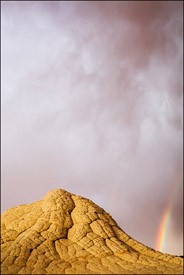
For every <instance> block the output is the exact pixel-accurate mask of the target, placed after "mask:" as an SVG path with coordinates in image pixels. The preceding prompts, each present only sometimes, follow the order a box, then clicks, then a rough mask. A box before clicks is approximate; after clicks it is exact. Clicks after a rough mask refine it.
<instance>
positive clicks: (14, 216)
mask: <svg viewBox="0 0 184 275" xmlns="http://www.w3.org/2000/svg"><path fill="white" fill-rule="evenodd" d="M1 274H183V259H182V258H181V257H176V256H172V255H169V254H163V253H161V252H158V251H155V250H153V249H152V248H149V247H147V246H145V245H143V244H141V243H139V242H137V241H135V240H133V239H132V238H131V237H130V236H128V235H127V234H126V233H125V232H123V230H122V229H121V228H120V227H119V226H118V225H117V223H116V222H115V221H114V220H113V219H112V217H111V216H110V214H108V213H106V212H105V211H104V210H103V209H102V208H100V207H99V206H97V205H96V204H94V203H93V202H92V201H90V200H88V199H85V198H83V197H80V196H76V195H74V194H71V193H68V192H66V191H64V190H62V189H58V190H53V191H50V192H49V193H48V194H47V195H46V196H45V197H44V198H43V199H42V200H41V201H37V202H34V203H31V204H29V205H20V206H17V207H13V208H10V209H8V210H6V211H5V212H4V213H3V214H2V216H1Z"/></svg>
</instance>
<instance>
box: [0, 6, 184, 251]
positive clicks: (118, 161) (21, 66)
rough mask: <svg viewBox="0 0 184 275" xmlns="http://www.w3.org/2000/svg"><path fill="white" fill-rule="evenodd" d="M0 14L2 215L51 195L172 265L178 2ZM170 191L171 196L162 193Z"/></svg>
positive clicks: (177, 187) (178, 219)
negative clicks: (162, 242)
mask: <svg viewBox="0 0 184 275" xmlns="http://www.w3.org/2000/svg"><path fill="white" fill-rule="evenodd" d="M1 6H2V7H1V8H2V30H1V31H2V88H1V93H2V95H1V98H2V105H1V108H2V211H4V210H6V209H7V208H9V207H13V206H16V205H18V204H24V203H31V202H33V201H36V200H40V199H41V198H42V197H43V196H45V194H46V193H47V192H48V191H50V190H51V189H57V188H62V189H65V190H67V191H69V192H72V193H75V194H79V195H82V196H84V197H87V198H90V199H92V200H93V201H94V202H95V203H97V204H98V205H100V206H101V207H103V208H104V209H105V210H106V211H108V212H110V213H111V215H112V216H113V218H114V219H115V220H116V221H117V222H118V224H119V226H120V227H121V228H122V229H123V230H124V231H125V232H126V233H128V234H129V235H130V236H131V237H133V238H135V239H137V240H139V241H141V242H143V243H144V244H145V245H148V246H151V247H155V242H156V237H157V233H158V228H159V224H160V221H161V218H162V215H163V212H164V209H165V207H166V206H167V204H168V202H169V200H170V197H172V213H171V224H170V231H169V232H170V233H169V234H170V235H169V238H168V244H167V247H166V251H165V252H168V253H173V254H182V253H183V248H182V240H183V239H182V238H183V235H182V232H183V227H182V224H183V220H182V211H183V198H182V195H181V194H182V188H183V187H182V177H183V170H182V169H183V168H182V167H183V163H182V149H183V143H182V133H183V132H182V130H183V120H182V115H183V114H182V108H183V105H182V101H183V100H182V99H183V94H182V90H183V87H182V75H183V72H182V62H183V53H182V39H183V36H182V31H183V30H182V17H183V14H182V10H183V9H182V6H183V3H182V2H181V1H135V2H134V1H122V2H121V1H117V2H116V1H101V2H97V1H89V2H88V1H76V2H75V1H68V2H67V1H63V2H60V1H40V2H39V1H33V2H31V1H25V2H24V1H21V2H18V1H17V2H16V1H12V2H1ZM173 190H174V191H173Z"/></svg>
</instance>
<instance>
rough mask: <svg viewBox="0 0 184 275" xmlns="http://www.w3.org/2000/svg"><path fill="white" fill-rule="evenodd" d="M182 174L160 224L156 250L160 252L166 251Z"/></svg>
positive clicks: (174, 187) (178, 178)
mask: <svg viewBox="0 0 184 275" xmlns="http://www.w3.org/2000/svg"><path fill="white" fill-rule="evenodd" d="M181 174H182V173H179V175H178V177H177V180H176V183H175V184H174V186H173V188H172V190H171V194H170V198H169V201H168V203H167V206H166V208H165V210H164V213H163V215H162V219H161V222H160V226H159V230H158V235H157V240H156V245H155V250H158V251H160V252H164V250H165V244H166V238H167V234H168V228H169V224H170V220H171V214H172V208H173V205H174V200H175V197H176V195H177V192H178V189H179V187H180V184H181V183H182V180H181V178H182V176H181Z"/></svg>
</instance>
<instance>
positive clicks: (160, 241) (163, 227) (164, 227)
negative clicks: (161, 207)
mask: <svg viewBox="0 0 184 275" xmlns="http://www.w3.org/2000/svg"><path fill="white" fill-rule="evenodd" d="M171 212H172V206H171V205H168V206H167V207H166V209H165V211H164V214H163V216H162V220H161V223H160V226H159V231H158V237H157V241H156V248H155V249H156V250H158V251H161V252H164V249H165V243H166V237H167V233H168V228H169V222H170V219H171Z"/></svg>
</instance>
